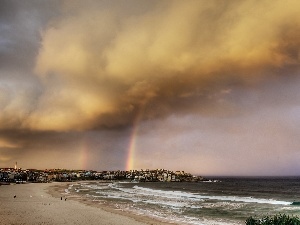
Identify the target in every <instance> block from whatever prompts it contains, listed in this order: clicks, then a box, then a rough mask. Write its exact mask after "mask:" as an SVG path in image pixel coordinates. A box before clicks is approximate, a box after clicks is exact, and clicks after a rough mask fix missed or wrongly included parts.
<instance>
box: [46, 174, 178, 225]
mask: <svg viewBox="0 0 300 225" xmlns="http://www.w3.org/2000/svg"><path fill="white" fill-rule="evenodd" d="M89 182H95V181H89V180H87V181H77V182H62V183H61V182H57V183H55V185H53V186H49V187H48V188H47V193H48V194H50V195H51V196H53V197H56V198H61V197H63V200H64V199H65V198H67V201H68V199H69V200H73V201H76V202H79V203H81V204H84V205H86V206H90V207H93V208H97V209H99V210H103V211H105V212H107V213H112V214H116V215H119V216H122V217H123V216H124V217H127V218H131V219H133V220H135V221H136V222H139V223H140V225H170V224H176V223H174V222H166V221H161V220H158V219H155V218H152V217H149V216H146V215H138V214H135V213H133V212H130V211H127V210H126V211H125V210H122V209H117V208H113V207H112V206H111V205H108V204H106V203H105V201H101V200H100V201H91V200H88V199H86V198H83V197H82V196H80V195H74V194H69V193H67V192H65V189H68V187H69V185H71V184H72V183H89ZM114 224H117V223H114ZM118 224H119V223H118ZM121 224H123V223H121Z"/></svg>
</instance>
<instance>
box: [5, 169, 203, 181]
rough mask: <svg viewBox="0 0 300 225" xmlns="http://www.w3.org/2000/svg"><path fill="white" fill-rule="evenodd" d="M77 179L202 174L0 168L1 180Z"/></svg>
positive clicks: (147, 178) (193, 178)
mask: <svg viewBox="0 0 300 225" xmlns="http://www.w3.org/2000/svg"><path fill="white" fill-rule="evenodd" d="M77 180H128V181H136V182H197V181H203V180H204V178H203V177H201V176H193V175H192V174H190V173H185V172H184V171H176V172H174V171H170V170H164V169H156V170H130V171H120V170H118V171H101V172H97V171H92V170H88V171H87V170H65V169H51V170H36V169H26V170H22V169H14V168H2V169H0V182H16V183H24V182H52V181H77Z"/></svg>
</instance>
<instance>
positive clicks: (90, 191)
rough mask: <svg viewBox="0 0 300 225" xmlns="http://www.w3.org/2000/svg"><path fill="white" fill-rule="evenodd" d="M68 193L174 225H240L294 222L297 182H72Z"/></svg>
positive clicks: (299, 198) (298, 211) (298, 208)
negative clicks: (284, 218) (278, 219)
mask: <svg viewBox="0 0 300 225" xmlns="http://www.w3.org/2000/svg"><path fill="white" fill-rule="evenodd" d="M66 192H67V193H68V194H72V195H77V196H79V197H81V198H85V199H86V200H88V201H93V202H94V203H95V204H101V203H105V204H108V205H110V206H111V207H113V208H115V209H116V210H123V211H130V212H131V213H134V214H138V215H146V216H149V217H152V218H155V219H158V220H161V221H168V222H172V223H175V224H197V225H213V224H216V225H226V224H245V220H246V219H247V218H248V217H250V216H253V217H258V218H260V217H263V216H266V215H274V214H280V213H281V214H283V213H285V214H288V215H294V216H298V217H300V205H292V203H293V202H300V177H284V178H282V177H277V178H270V177H259V178H253V177H252V178H245V177H244V178H241V177H239V178H238V177H230V178H225V177H220V178H216V177H214V178H212V179H211V180H209V181H206V182H196V183H194V182H178V183H177V182H172V183H171V182H154V183H150V182H149V183H144V182H143V183H132V182H122V181H120V182H118V181H95V182H86V183H82V182H81V183H72V184H70V185H69V187H68V189H66Z"/></svg>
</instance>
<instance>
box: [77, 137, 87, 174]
mask: <svg viewBox="0 0 300 225" xmlns="http://www.w3.org/2000/svg"><path fill="white" fill-rule="evenodd" d="M79 151H80V152H79V164H80V167H81V168H82V169H87V168H88V166H89V165H88V154H89V146H88V140H87V137H83V140H82V141H81V143H80V146H79Z"/></svg>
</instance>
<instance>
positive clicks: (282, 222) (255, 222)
mask: <svg viewBox="0 0 300 225" xmlns="http://www.w3.org/2000/svg"><path fill="white" fill-rule="evenodd" d="M246 225H300V219H299V218H298V217H297V216H289V215H285V214H279V215H275V216H265V217H263V218H262V219H255V218H253V217H252V216H251V217H249V218H248V219H247V220H246Z"/></svg>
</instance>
